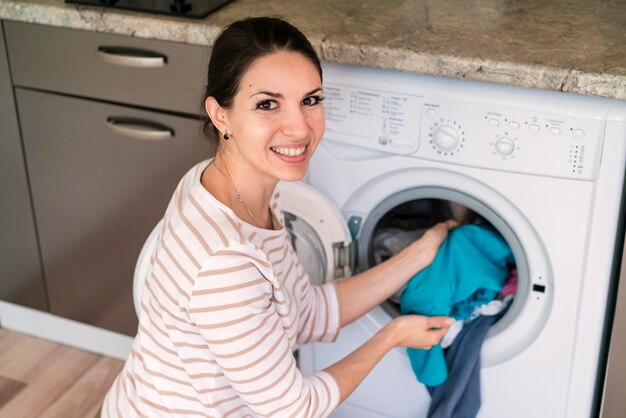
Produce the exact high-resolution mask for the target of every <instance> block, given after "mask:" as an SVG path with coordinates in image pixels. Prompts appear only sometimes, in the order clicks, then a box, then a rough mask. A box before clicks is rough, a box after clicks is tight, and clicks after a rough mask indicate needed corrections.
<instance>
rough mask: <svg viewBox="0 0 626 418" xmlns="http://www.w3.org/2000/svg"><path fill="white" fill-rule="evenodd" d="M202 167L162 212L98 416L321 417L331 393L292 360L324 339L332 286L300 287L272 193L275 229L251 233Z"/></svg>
mask: <svg viewBox="0 0 626 418" xmlns="http://www.w3.org/2000/svg"><path fill="white" fill-rule="evenodd" d="M208 164H209V161H204V162H202V163H200V164H198V165H197V166H195V167H194V168H193V169H191V170H190V171H189V172H188V173H187V174H186V175H185V176H184V177H183V179H182V180H181V182H180V184H179V185H178V187H177V188H176V191H175V192H174V196H173V197H172V200H171V202H170V204H169V206H168V209H167V211H166V213H165V217H164V227H163V231H162V233H161V235H160V236H159V238H158V244H157V248H156V250H155V253H154V254H153V255H152V260H151V267H150V271H149V274H148V278H147V279H146V284H145V290H144V292H143V294H142V298H141V314H140V318H139V329H138V332H137V336H136V337H135V341H134V344H133V348H132V351H131V353H130V356H129V358H128V360H127V361H126V364H125V367H124V369H123V371H122V372H121V374H120V376H118V378H117V379H116V380H115V382H114V384H113V386H112V388H111V389H110V390H109V392H108V394H107V396H106V398H105V401H104V405H103V409H102V416H103V417H104V418H109V417H124V418H126V417H149V418H153V417H172V416H175V417H216V418H218V417H219V418H222V417H255V416H258V417H325V416H327V415H328V414H329V413H330V412H331V411H332V410H333V409H334V408H335V407H336V406H337V403H338V401H339V387H338V386H337V383H336V382H335V380H334V379H333V378H332V376H331V375H330V374H328V373H326V372H323V371H322V372H317V373H314V374H311V375H307V376H303V375H302V374H301V373H300V371H299V370H298V369H297V367H296V362H295V359H294V356H293V353H292V350H293V349H294V348H295V346H296V344H304V343H307V342H311V341H332V340H334V339H335V338H336V336H337V332H338V330H339V306H338V301H337V295H336V293H335V287H334V285H333V284H325V285H323V286H319V287H318V286H313V285H311V284H310V283H309V280H308V276H307V275H306V273H305V272H304V271H303V269H302V266H301V264H300V263H299V262H298V258H297V256H296V254H295V252H294V250H293V247H292V245H291V241H290V236H289V233H288V232H287V231H286V229H285V228H284V227H282V226H283V225H284V222H282V220H283V214H282V210H281V208H280V204H279V196H278V193H276V194H275V195H274V196H273V197H272V200H271V208H272V212H273V213H274V217H275V218H274V219H276V220H278V221H279V223H280V224H281V228H280V229H279V230H276V231H271V230H265V229H260V228H256V227H254V226H252V225H250V224H247V223H245V222H243V221H241V220H240V219H239V218H237V217H236V215H235V214H234V213H233V212H232V210H231V209H230V208H228V207H227V206H225V205H223V204H222V203H220V202H219V201H218V200H217V199H215V198H214V197H213V196H212V195H211V194H210V193H208V191H207V190H206V189H205V188H204V187H203V186H202V185H201V183H200V176H201V174H202V172H203V171H204V169H205V168H206V167H207V165H208ZM275 224H276V222H275Z"/></svg>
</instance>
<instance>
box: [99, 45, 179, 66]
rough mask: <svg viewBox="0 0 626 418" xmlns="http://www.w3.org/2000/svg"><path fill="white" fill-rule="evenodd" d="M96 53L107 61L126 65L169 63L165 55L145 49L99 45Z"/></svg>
mask: <svg viewBox="0 0 626 418" xmlns="http://www.w3.org/2000/svg"><path fill="white" fill-rule="evenodd" d="M96 55H97V56H98V58H100V59H101V60H102V61H104V62H106V63H109V64H113V65H121V66H124V67H140V68H157V67H165V64H166V63H167V57H166V56H165V55H163V54H159V53H157V52H152V51H147V50H145V49H135V48H124V47H118V46H99V47H98V51H97V52H96Z"/></svg>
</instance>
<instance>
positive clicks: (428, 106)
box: [416, 98, 604, 180]
mask: <svg viewBox="0 0 626 418" xmlns="http://www.w3.org/2000/svg"><path fill="white" fill-rule="evenodd" d="M422 117H423V123H422V126H421V129H420V138H421V140H422V141H424V145H423V146H422V149H421V150H420V152H419V156H420V157H422V158H427V159H434V160H439V161H446V162H450V163H457V164H463V165H470V166H476V167H484V168H489V169H496V170H503V171H513V172H521V173H527V174H537V175H544V176H554V177H566V178H576V179H585V180H593V179H595V178H596V176H597V170H598V168H599V163H600V159H601V157H602V145H603V140H602V139H603V135H604V122H603V121H600V120H593V119H585V118H578V117H568V116H562V115H552V114H545V113H536V112H532V111H524V110H517V109H506V108H496V107H489V106H483V105H477V104H472V103H465V102H455V101H448V100H441V99H432V98H424V102H423V108H422ZM416 156H417V155H416Z"/></svg>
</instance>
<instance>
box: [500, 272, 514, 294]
mask: <svg viewBox="0 0 626 418" xmlns="http://www.w3.org/2000/svg"><path fill="white" fill-rule="evenodd" d="M515 292H517V269H511V271H510V272H509V278H508V279H507V280H506V283H505V284H504V286H503V287H502V290H500V294H501V295H505V296H508V295H514V294H515Z"/></svg>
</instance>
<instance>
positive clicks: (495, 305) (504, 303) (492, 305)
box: [439, 292, 513, 348]
mask: <svg viewBox="0 0 626 418" xmlns="http://www.w3.org/2000/svg"><path fill="white" fill-rule="evenodd" d="M501 295H502V292H500V294H499V295H498V299H494V300H492V301H491V302H488V303H486V304H484V305H481V306H477V307H476V308H475V309H474V312H472V314H471V315H470V316H469V318H467V319H465V320H464V321H456V322H455V323H453V324H452V325H451V326H450V328H449V329H448V332H446V335H444V336H443V338H442V339H441V342H440V343H439V344H441V347H442V348H448V347H450V346H451V345H452V343H453V342H454V340H455V338H456V336H457V335H459V333H460V332H461V330H462V329H463V327H464V326H465V325H467V324H469V323H470V322H471V321H473V320H474V319H476V318H478V317H480V316H483V315H484V316H494V315H498V314H499V313H500V312H502V311H504V310H505V309H506V308H508V306H509V304H510V303H511V301H512V300H513V295H508V296H505V297H504V298H503V299H500V296H501Z"/></svg>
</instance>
